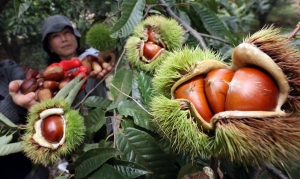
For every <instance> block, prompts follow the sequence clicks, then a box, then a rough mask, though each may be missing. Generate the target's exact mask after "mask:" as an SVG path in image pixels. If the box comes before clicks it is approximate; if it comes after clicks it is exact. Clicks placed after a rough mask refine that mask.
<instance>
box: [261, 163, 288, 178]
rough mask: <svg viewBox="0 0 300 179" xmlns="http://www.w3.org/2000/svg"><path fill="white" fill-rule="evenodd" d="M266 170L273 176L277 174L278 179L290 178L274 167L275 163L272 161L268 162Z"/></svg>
mask: <svg viewBox="0 0 300 179" xmlns="http://www.w3.org/2000/svg"><path fill="white" fill-rule="evenodd" d="M266 170H267V171H268V172H269V173H271V174H272V175H273V176H275V177H276V178H277V179H289V178H288V177H286V176H285V175H284V174H283V173H282V171H280V170H278V169H277V168H276V167H274V165H272V164H270V163H266Z"/></svg>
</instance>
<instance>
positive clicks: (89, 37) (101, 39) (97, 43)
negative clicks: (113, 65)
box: [86, 23, 117, 52]
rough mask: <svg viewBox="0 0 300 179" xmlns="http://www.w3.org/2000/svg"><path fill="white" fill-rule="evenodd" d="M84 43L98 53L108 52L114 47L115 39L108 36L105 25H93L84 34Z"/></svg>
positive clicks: (107, 28) (108, 32) (107, 29)
mask: <svg viewBox="0 0 300 179" xmlns="http://www.w3.org/2000/svg"><path fill="white" fill-rule="evenodd" d="M86 42H87V44H88V45H90V46H91V47H94V48H95V49H97V50H100V51H104V52H105V51H110V50H113V49H114V48H115V47H116V44H117V39H115V38H112V37H111V36H110V31H109V27H108V26H107V25H105V24H100V23H98V24H94V25H93V26H92V27H91V28H90V30H89V31H88V32H87V34H86Z"/></svg>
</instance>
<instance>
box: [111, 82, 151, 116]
mask: <svg viewBox="0 0 300 179" xmlns="http://www.w3.org/2000/svg"><path fill="white" fill-rule="evenodd" d="M110 85H111V86H112V87H114V88H115V89H116V90H117V91H119V92H120V93H121V94H123V95H124V96H126V97H128V98H130V99H132V100H133V101H134V102H135V103H136V104H137V105H139V106H140V107H141V108H142V109H143V110H144V111H146V112H147V113H148V114H149V115H150V116H153V115H152V114H151V113H150V112H149V111H147V109H145V108H144V106H142V105H141V104H140V103H139V102H138V101H137V100H136V99H134V98H133V97H131V96H129V95H127V94H125V93H124V92H123V91H121V90H119V89H118V88H117V87H115V86H114V85H113V84H112V83H110Z"/></svg>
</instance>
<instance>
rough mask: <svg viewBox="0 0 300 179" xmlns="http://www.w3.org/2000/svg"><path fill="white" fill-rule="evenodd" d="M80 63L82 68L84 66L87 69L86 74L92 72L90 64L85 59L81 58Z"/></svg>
mask: <svg viewBox="0 0 300 179" xmlns="http://www.w3.org/2000/svg"><path fill="white" fill-rule="evenodd" d="M81 63H82V65H83V66H86V67H87V68H88V73H90V72H91V71H92V64H91V63H90V62H89V61H88V60H87V58H83V59H82V60H81Z"/></svg>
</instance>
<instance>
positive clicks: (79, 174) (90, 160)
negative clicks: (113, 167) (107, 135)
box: [67, 148, 117, 178]
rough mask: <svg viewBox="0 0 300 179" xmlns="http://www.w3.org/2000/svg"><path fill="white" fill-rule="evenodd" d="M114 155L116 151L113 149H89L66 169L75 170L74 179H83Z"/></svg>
mask: <svg viewBox="0 0 300 179" xmlns="http://www.w3.org/2000/svg"><path fill="white" fill-rule="evenodd" d="M116 154H117V150H116V149H114V148H96V149H91V150H89V151H87V152H85V153H84V154H83V155H81V156H80V157H78V158H77V159H76V160H75V162H73V163H71V164H70V165H68V167H67V168H68V169H75V175H76V178H83V177H85V176H87V175H88V174H90V173H91V172H93V171H94V170H95V169H97V168H98V167H100V166H101V165H102V164H103V163H104V162H106V161H107V160H108V159H110V158H112V157H114V156H115V155H116Z"/></svg>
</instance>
